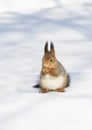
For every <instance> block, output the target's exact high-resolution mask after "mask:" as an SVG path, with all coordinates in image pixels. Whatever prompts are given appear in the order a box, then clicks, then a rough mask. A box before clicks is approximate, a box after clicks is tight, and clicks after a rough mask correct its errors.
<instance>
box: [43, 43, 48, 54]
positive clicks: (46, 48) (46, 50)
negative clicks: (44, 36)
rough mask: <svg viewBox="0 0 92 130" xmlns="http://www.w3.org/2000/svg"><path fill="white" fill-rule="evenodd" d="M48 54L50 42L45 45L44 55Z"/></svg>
mask: <svg viewBox="0 0 92 130" xmlns="http://www.w3.org/2000/svg"><path fill="white" fill-rule="evenodd" d="M46 52H48V41H47V42H46V43H45V47H44V53H46Z"/></svg>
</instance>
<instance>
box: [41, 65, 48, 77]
mask: <svg viewBox="0 0 92 130" xmlns="http://www.w3.org/2000/svg"><path fill="white" fill-rule="evenodd" d="M47 73H49V69H48V68H45V67H44V68H42V74H43V75H45V74H47Z"/></svg>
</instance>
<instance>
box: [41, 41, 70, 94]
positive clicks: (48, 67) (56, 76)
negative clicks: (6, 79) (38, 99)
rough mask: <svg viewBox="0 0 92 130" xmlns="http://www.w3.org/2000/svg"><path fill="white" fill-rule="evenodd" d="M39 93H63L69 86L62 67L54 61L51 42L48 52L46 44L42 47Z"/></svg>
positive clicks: (67, 77)
mask: <svg viewBox="0 0 92 130" xmlns="http://www.w3.org/2000/svg"><path fill="white" fill-rule="evenodd" d="M39 84H40V88H41V90H40V92H42V93H44V92H48V91H51V90H52V91H58V92H64V88H65V87H67V86H68V84H69V76H68V74H67V72H66V70H65V68H64V67H63V65H62V64H61V63H60V62H59V61H58V60H57V59H56V56H55V50H54V45H53V43H52V42H51V45H50V51H48V42H46V44H45V47H44V56H43V59H42V69H41V74H40V83H39Z"/></svg>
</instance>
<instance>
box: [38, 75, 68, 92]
mask: <svg viewBox="0 0 92 130" xmlns="http://www.w3.org/2000/svg"><path fill="white" fill-rule="evenodd" d="M64 82H65V77H63V76H61V75H60V76H58V77H52V76H50V75H49V74H47V75H46V76H44V77H41V79H40V86H41V87H42V88H46V89H48V90H55V89H58V88H63V87H64Z"/></svg>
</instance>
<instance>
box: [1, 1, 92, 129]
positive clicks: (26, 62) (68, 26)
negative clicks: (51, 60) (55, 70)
mask: <svg viewBox="0 0 92 130" xmlns="http://www.w3.org/2000/svg"><path fill="white" fill-rule="evenodd" d="M36 2H38V3H39V4H36ZM9 3H10V4H9ZM11 3H12V6H11ZM42 3H43V4H40V0H39V1H35V0H34V1H29V0H26V1H25V0H23V1H21V0H16V1H13V0H12V1H11V0H7V1H6V0H2V1H1V5H0V7H1V8H0V130H31V129H32V130H43V129H44V130H51V129H53V130H61V129H62V130H82V129H83V130H92V1H91V0H80V1H79V0H77V1H73V0H69V1H66V0H62V1H61V0H60V1H58V0H55V1H54V0H50V1H49V0H47V1H46V2H45V1H44V2H43V1H42ZM60 3H61V4H60ZM21 4H23V5H21ZM17 5H18V6H17ZM31 5H32V9H30V7H31ZM59 5H60V6H59ZM47 40H48V41H49V43H50V41H53V42H54V45H55V50H56V56H57V59H58V60H59V61H61V63H62V64H63V65H64V67H65V68H66V70H67V72H68V73H69V74H70V77H71V84H70V87H68V88H66V92H65V93H57V92H49V93H46V94H41V93H39V89H35V88H33V85H35V84H36V83H37V82H38V81H39V74H40V70H41V60H42V56H43V47H44V44H45V42H46V41H47Z"/></svg>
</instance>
